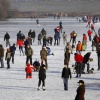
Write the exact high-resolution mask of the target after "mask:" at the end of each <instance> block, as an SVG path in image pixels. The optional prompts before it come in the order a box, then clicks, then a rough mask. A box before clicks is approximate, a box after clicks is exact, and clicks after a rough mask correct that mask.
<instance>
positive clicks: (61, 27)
mask: <svg viewBox="0 0 100 100" xmlns="http://www.w3.org/2000/svg"><path fill="white" fill-rule="evenodd" d="M59 27H60V32H61V33H62V29H63V26H62V21H60V22H59Z"/></svg>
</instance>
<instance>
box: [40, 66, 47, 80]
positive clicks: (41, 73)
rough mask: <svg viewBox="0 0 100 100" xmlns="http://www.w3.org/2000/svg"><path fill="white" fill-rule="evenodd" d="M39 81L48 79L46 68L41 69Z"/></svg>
mask: <svg viewBox="0 0 100 100" xmlns="http://www.w3.org/2000/svg"><path fill="white" fill-rule="evenodd" d="M39 79H42V80H44V79H46V69H45V68H44V67H40V70H39Z"/></svg>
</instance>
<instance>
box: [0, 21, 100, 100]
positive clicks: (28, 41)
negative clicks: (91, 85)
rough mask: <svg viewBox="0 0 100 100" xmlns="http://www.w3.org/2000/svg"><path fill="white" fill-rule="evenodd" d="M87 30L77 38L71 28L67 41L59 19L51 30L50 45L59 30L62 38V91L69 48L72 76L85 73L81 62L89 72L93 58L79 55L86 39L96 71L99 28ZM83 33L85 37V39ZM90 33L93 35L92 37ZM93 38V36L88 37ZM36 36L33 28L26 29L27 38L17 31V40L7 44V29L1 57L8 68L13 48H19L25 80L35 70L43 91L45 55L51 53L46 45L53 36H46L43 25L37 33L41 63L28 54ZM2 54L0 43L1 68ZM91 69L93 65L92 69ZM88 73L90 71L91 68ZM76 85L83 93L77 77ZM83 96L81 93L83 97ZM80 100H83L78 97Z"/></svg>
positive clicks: (67, 71) (99, 53)
mask: <svg viewBox="0 0 100 100" xmlns="http://www.w3.org/2000/svg"><path fill="white" fill-rule="evenodd" d="M87 28H89V30H87V33H86V34H85V33H84V34H83V35H82V41H78V43H77V42H76V40H77V36H78V35H77V33H76V32H75V31H72V32H71V33H70V40H69V41H68V39H67V34H66V32H63V33H62V29H63V27H62V22H61V21H60V22H59V26H57V27H56V28H55V29H54V32H55V33H54V46H55V45H58V46H59V44H60V38H61V36H60V33H62V38H63V44H64V45H65V49H64V68H63V70H62V78H63V81H64V90H68V79H69V77H70V79H71V78H72V75H71V69H70V68H69V63H70V62H71V59H70V56H71V55H73V51H74V50H75V49H76V52H75V53H74V59H75V64H74V68H75V70H76V77H81V74H83V73H84V74H85V65H87V73H89V72H90V62H91V61H93V59H92V58H90V56H91V52H87V53H86V54H85V55H84V56H82V52H83V51H86V49H87V47H88V45H87V41H88V40H89V42H91V44H92V51H94V47H95V48H96V53H97V57H98V70H100V43H99V42H100V28H99V29H98V33H96V32H95V29H93V28H90V26H89V27H88V26H87ZM87 35H88V37H89V39H88V38H87ZM93 35H94V37H93ZM92 37H93V38H92ZM35 38H36V32H35V30H34V31H32V30H31V29H30V30H29V32H28V37H27V38H26V37H25V35H24V34H23V33H22V32H21V31H19V32H18V34H17V40H16V41H17V42H16V43H14V44H13V45H10V35H9V34H8V32H7V33H6V34H5V36H4V41H6V47H8V46H9V48H7V51H6V54H5V60H6V61H7V69H10V61H11V59H12V63H13V64H14V55H15V51H16V47H17V46H18V47H19V51H20V56H21V55H23V56H24V55H26V67H25V71H26V79H28V78H32V71H33V70H34V71H38V72H39V82H38V90H40V85H41V81H42V83H43V84H42V88H43V90H45V79H46V70H47V69H48V62H47V56H48V55H54V53H52V52H51V49H50V47H49V46H48V45H50V46H52V41H53V37H51V36H49V37H47V33H46V30H45V29H44V28H43V29H42V30H41V32H40V33H39V34H38V45H41V46H42V49H41V50H40V57H41V62H39V60H38V59H36V61H34V62H32V56H33V49H32V47H31V46H32V45H34V42H35ZM23 49H25V50H23ZM3 57H4V48H3V46H2V45H0V61H1V68H4V62H3ZM92 70H93V68H92ZM91 72H92V71H91ZM78 83H79V84H80V87H81V86H82V87H83V92H82V93H83V95H84V92H85V89H84V88H85V87H84V81H83V80H80V81H79V82H78ZM80 87H79V88H78V90H77V92H78V91H79V89H80ZM77 98H79V97H78V96H76V99H75V100H80V99H77ZM83 98H84V96H83ZM81 100H84V99H81Z"/></svg>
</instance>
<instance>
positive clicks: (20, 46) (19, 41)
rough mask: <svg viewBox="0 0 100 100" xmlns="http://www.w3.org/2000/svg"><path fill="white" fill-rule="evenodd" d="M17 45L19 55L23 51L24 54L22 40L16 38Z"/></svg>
mask: <svg viewBox="0 0 100 100" xmlns="http://www.w3.org/2000/svg"><path fill="white" fill-rule="evenodd" d="M17 45H18V46H19V51H20V56H21V52H22V53H23V56H24V51H23V47H24V42H23V41H22V40H21V39H18V41H17Z"/></svg>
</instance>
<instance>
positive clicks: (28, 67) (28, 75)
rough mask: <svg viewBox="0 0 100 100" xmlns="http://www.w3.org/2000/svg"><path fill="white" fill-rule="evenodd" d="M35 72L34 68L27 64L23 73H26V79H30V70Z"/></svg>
mask: <svg viewBox="0 0 100 100" xmlns="http://www.w3.org/2000/svg"><path fill="white" fill-rule="evenodd" d="M33 69H34V70H35V68H34V67H33V66H32V65H31V64H30V63H27V65H26V67H25V72H26V79H28V78H29V79H32V70H33Z"/></svg>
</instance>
